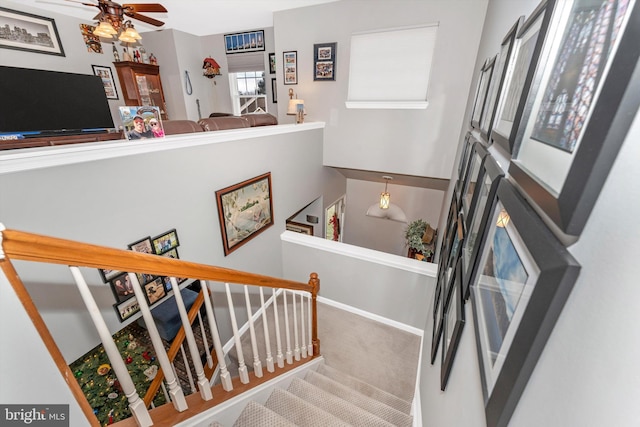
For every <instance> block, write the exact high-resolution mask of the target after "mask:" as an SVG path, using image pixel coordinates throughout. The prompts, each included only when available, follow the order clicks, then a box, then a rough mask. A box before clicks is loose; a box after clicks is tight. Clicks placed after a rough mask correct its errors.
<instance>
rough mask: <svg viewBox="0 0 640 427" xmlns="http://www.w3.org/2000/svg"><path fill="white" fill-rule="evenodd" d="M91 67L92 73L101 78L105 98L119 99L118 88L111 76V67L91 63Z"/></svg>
mask: <svg viewBox="0 0 640 427" xmlns="http://www.w3.org/2000/svg"><path fill="white" fill-rule="evenodd" d="M91 68H92V69H93V74H95V75H96V76H98V77H100V80H102V85H103V86H104V93H105V95H107V99H119V98H118V88H117V86H116V81H115V79H114V78H113V71H112V70H111V67H107V66H104V65H91Z"/></svg>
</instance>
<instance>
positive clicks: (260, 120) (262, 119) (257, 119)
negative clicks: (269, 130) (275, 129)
mask: <svg viewBox="0 0 640 427" xmlns="http://www.w3.org/2000/svg"><path fill="white" fill-rule="evenodd" d="M242 117H244V118H245V119H247V120H248V121H249V124H250V125H251V126H271V125H277V124H278V119H277V118H276V117H275V116H274V115H272V114H269V113H253V114H244V115H242Z"/></svg>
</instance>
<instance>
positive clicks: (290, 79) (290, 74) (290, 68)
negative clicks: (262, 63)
mask: <svg viewBox="0 0 640 427" xmlns="http://www.w3.org/2000/svg"><path fill="white" fill-rule="evenodd" d="M282 73H283V77H284V79H283V80H284V84H286V85H297V84H298V51H297V50H290V51H287V52H282Z"/></svg>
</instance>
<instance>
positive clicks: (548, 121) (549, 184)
mask: <svg viewBox="0 0 640 427" xmlns="http://www.w3.org/2000/svg"><path fill="white" fill-rule="evenodd" d="M614 6H615V7H614ZM638 19H640V5H639V4H638V2H632V1H629V0H619V1H617V2H611V1H606V0H598V1H586V0H576V1H575V2H572V3H567V2H558V3H557V4H556V6H555V9H554V13H553V21H552V22H551V25H550V27H551V28H553V29H554V30H555V31H554V32H553V33H551V32H550V34H549V37H547V39H545V41H544V46H543V50H542V53H541V58H542V59H541V60H540V61H539V63H538V66H537V67H536V68H535V70H533V71H534V74H533V78H532V85H531V87H532V89H531V91H530V92H529V94H528V96H527V98H526V102H525V105H526V108H525V109H524V111H525V114H524V115H523V118H522V121H521V122H520V124H519V127H518V135H519V136H520V137H521V138H520V140H519V143H517V144H516V150H515V151H514V155H513V158H512V161H511V163H510V165H509V174H510V175H511V176H512V177H513V179H514V180H515V182H516V183H517V184H518V185H519V187H520V188H521V189H522V190H523V191H524V193H525V194H526V197H527V198H528V199H529V200H530V201H531V202H532V203H533V204H535V205H536V206H537V207H538V208H539V209H540V210H541V211H542V212H543V213H544V214H545V215H546V216H547V217H548V218H549V219H550V220H551V221H552V222H553V223H554V224H555V225H556V226H557V227H558V228H559V230H560V231H561V232H562V233H564V234H568V235H571V236H578V235H580V233H581V232H582V230H583V228H584V225H585V223H586V222H587V219H588V218H589V215H590V213H591V210H592V208H593V205H594V204H595V201H596V200H597V198H598V195H599V194H600V190H601V188H602V186H603V185H604V181H605V179H606V178H607V175H608V174H609V170H610V169H611V166H612V164H613V162H614V160H615V158H616V155H617V153H618V151H619V149H620V146H621V145H622V143H623V141H624V140H625V137H626V135H627V132H628V130H629V127H630V126H631V123H632V120H633V118H634V117H633V116H634V115H633V114H630V112H633V111H636V110H637V109H638V106H639V105H640V96H638V94H639V93H640V79H638V78H637V73H635V71H634V70H635V69H637V67H638V59H639V57H640V43H638V40H640V30H639V27H640V26H639V25H637V23H638ZM574 34H578V35H579V37H577V38H576V37H575V36H574ZM552 35H553V37H552ZM560 35H561V38H560ZM558 40H561V42H560V43H558Z"/></svg>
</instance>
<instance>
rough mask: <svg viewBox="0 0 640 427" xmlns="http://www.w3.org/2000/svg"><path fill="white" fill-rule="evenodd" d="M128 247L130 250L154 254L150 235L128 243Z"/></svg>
mask: <svg viewBox="0 0 640 427" xmlns="http://www.w3.org/2000/svg"><path fill="white" fill-rule="evenodd" d="M128 247H129V249H130V250H132V251H134V252H142V253H145V254H155V252H154V250H153V245H152V244H151V237H145V238H144V239H140V240H138V241H137V242H133V243H130V244H129V245H128Z"/></svg>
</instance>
